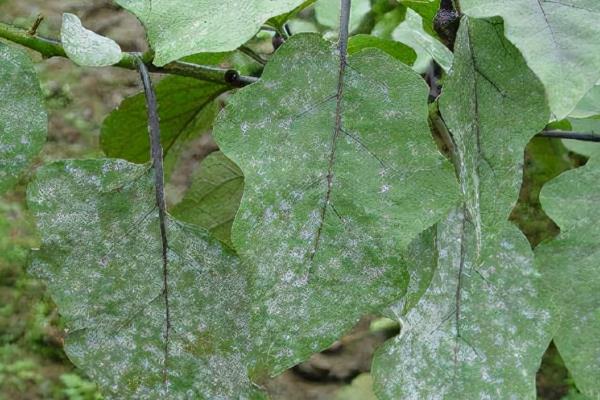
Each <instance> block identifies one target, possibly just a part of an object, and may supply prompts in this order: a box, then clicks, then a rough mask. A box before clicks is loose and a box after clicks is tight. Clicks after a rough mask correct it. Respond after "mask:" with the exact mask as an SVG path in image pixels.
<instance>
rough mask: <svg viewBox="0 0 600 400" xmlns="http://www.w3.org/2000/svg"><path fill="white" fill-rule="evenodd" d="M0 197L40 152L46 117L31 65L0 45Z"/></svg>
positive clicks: (42, 99) (24, 54)
mask: <svg viewBox="0 0 600 400" xmlns="http://www.w3.org/2000/svg"><path fill="white" fill-rule="evenodd" d="M0 98H1V99H2V101H1V102H0V194H2V193H4V192H6V191H7V190H8V189H10V188H11V187H13V186H14V185H15V184H16V183H17V181H18V179H19V177H20V176H21V174H22V173H23V171H24V170H25V169H26V168H27V167H28V166H29V164H30V163H31V162H32V160H33V158H34V157H35V156H36V155H37V154H38V153H39V152H40V150H41V149H42V147H43V145H44V143H45V141H46V134H47V115H46V111H45V109H44V97H43V95H42V91H41V89H40V84H39V82H38V79H37V75H36V73H35V70H34V68H33V63H32V62H31V60H30V59H29V56H28V55H27V54H26V53H24V52H23V51H21V50H17V49H14V48H12V47H9V46H7V45H5V44H3V43H0Z"/></svg>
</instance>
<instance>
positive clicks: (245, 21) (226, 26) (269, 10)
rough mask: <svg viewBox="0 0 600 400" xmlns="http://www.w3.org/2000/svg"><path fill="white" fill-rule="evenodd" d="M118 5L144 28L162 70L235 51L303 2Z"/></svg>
mask: <svg viewBox="0 0 600 400" xmlns="http://www.w3.org/2000/svg"><path fill="white" fill-rule="evenodd" d="M115 2H116V3H117V4H119V5H120V6H122V7H124V8H126V9H127V10H129V11H131V12H132V13H134V14H135V15H136V16H137V17H138V18H139V20H140V21H141V22H142V23H143V24H144V26H145V27H146V32H147V34H148V39H149V41H150V44H151V46H152V48H153V49H154V50H155V52H156V57H155V59H154V64H156V65H158V66H162V65H165V64H167V63H169V62H171V61H174V60H177V59H179V58H181V57H184V56H188V55H191V54H196V53H209V52H219V51H230V50H235V49H236V48H238V47H239V46H240V45H242V44H244V43H245V42H246V41H248V40H249V39H251V38H252V36H254V34H256V32H257V31H258V30H259V29H260V27H261V25H262V24H263V23H264V22H265V21H267V20H268V19H269V18H271V17H274V16H277V15H280V14H284V13H287V12H289V11H291V10H293V9H294V8H296V7H297V6H299V5H301V4H302V3H303V0H277V1H273V0H244V1H239V0H171V1H152V0H115Z"/></svg>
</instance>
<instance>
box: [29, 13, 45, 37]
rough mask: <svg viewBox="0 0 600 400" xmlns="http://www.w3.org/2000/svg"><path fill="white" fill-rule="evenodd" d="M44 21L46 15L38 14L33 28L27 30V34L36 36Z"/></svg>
mask: <svg viewBox="0 0 600 400" xmlns="http://www.w3.org/2000/svg"><path fill="white" fill-rule="evenodd" d="M43 21H44V16H43V15H42V14H38V16H37V18H36V19H35V21H34V22H33V25H31V28H29V30H28V31H27V34H28V35H29V36H34V35H35V34H36V33H37V30H38V28H39V27H40V24H41V23H42V22H43Z"/></svg>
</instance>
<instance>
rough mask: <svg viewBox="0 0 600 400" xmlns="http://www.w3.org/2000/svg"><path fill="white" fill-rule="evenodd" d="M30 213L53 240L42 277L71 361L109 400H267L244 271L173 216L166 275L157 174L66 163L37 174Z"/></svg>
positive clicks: (121, 165) (126, 166) (40, 263)
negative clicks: (254, 355) (252, 365)
mask: <svg viewBox="0 0 600 400" xmlns="http://www.w3.org/2000/svg"><path fill="white" fill-rule="evenodd" d="M28 204H29V207H30V209H31V211H32V212H33V214H34V216H35V217H36V219H37V225H38V229H39V231H40V233H41V236H42V247H41V250H40V251H39V253H38V254H36V255H35V257H34V261H33V263H32V270H33V271H34V273H35V274H36V275H38V276H39V277H42V278H44V279H45V280H46V281H47V282H48V286H49V290H50V293H51V295H52V297H53V299H54V301H55V302H56V304H57V305H58V307H59V309H60V311H61V314H62V316H63V318H64V320H65V323H66V326H67V328H68V335H67V338H66V341H65V351H66V353H67V355H68V356H69V358H70V359H71V360H72V361H73V362H74V364H75V365H77V366H78V367H80V368H82V369H83V370H85V371H86V373H88V374H89V375H90V376H91V378H93V379H94V380H95V381H96V382H98V384H99V385H100V387H101V388H102V390H103V392H104V393H105V395H106V396H107V398H115V399H117V398H118V399H122V398H135V399H158V398H161V399H192V398H193V399H211V400H212V399H221V398H222V399H225V398H227V399H229V398H236V399H237V398H239V399H251V398H252V399H254V398H260V397H261V396H260V395H259V394H258V393H257V392H256V391H255V389H253V388H252V386H251V384H250V381H249V379H248V377H247V372H246V368H245V365H246V363H245V361H244V357H245V354H247V353H248V350H249V348H248V340H247V338H248V337H249V336H250V333H249V331H248V328H249V326H248V304H247V301H248V297H247V293H248V289H247V280H246V278H245V274H244V272H243V267H242V266H241V264H240V263H239V261H238V259H237V257H236V256H235V255H234V254H232V253H231V252H230V251H229V250H226V249H225V248H223V246H222V245H221V244H220V243H219V242H218V241H216V240H215V239H212V238H210V236H209V235H208V233H207V232H206V231H205V230H202V229H199V228H195V227H193V226H191V225H185V224H183V223H181V222H178V221H177V220H175V219H173V218H171V217H169V219H168V222H167V233H168V238H169V248H168V253H167V258H168V270H167V273H166V275H165V274H163V262H162V247H161V239H160V231H159V222H158V211H157V209H156V206H155V197H154V187H153V171H152V170H151V169H149V168H148V167H147V166H144V165H135V164H130V163H128V162H126V161H123V160H111V159H95V160H85V161H83V160H79V161H61V162H56V163H53V164H49V165H47V166H45V167H43V168H41V169H40V170H39V171H38V173H37V175H36V178H35V180H34V181H33V182H32V183H31V185H30V186H29V191H28ZM165 281H167V282H168V285H167V286H166V287H167V288H168V291H166V290H165ZM167 294H168V296H167ZM166 299H168V305H167V302H166ZM167 310H168V311H167ZM167 324H169V328H167ZM167 332H168V335H167V334H166V333H167Z"/></svg>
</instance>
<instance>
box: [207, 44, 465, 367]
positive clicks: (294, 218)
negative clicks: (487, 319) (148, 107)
mask: <svg viewBox="0 0 600 400" xmlns="http://www.w3.org/2000/svg"><path fill="white" fill-rule="evenodd" d="M339 65H340V55H339V51H338V49H337V48H336V47H335V46H334V45H333V44H332V43H329V42H326V41H324V40H323V39H322V38H320V37H318V36H317V35H295V36H294V37H293V38H291V39H290V40H289V41H288V42H286V44H285V45H284V46H282V47H281V48H279V49H278V51H277V53H276V55H275V57H274V58H273V59H272V60H271V62H270V63H269V64H268V65H267V67H266V68H265V72H264V74H263V76H262V79H261V81H260V82H259V83H257V84H255V85H251V86H249V87H247V88H245V89H243V90H241V91H240V92H238V93H237V94H236V95H235V96H233V97H232V98H231V102H230V104H229V106H228V107H227V108H226V110H225V112H224V113H222V114H221V117H220V119H219V121H218V123H217V125H216V127H215V137H216V139H217V141H218V143H219V145H220V148H221V150H222V151H223V153H224V154H225V155H227V156H228V157H230V158H231V159H232V160H233V161H234V162H236V164H237V165H238V166H239V167H240V169H242V171H243V172H244V176H245V186H244V196H243V198H242V203H241V205H240V209H239V211H238V214H237V216H236V220H235V223H234V225H233V231H232V241H233V243H234V246H235V247H236V249H237V250H238V252H239V254H240V255H241V256H242V257H243V258H244V260H245V261H247V263H248V264H249V265H250V266H251V267H252V268H253V270H252V271H253V273H254V276H253V278H252V279H253V282H254V288H255V295H254V296H255V300H254V301H255V302H256V303H257V304H264V305H263V306H262V307H261V309H260V310H259V312H258V313H257V314H258V315H257V316H256V317H255V318H253V321H252V324H253V329H255V331H253V332H254V334H255V335H256V336H257V337H260V338H265V337H267V338H271V339H270V341H266V342H265V345H266V346H267V347H266V348H265V349H264V351H263V352H262V354H261V353H260V352H259V353H258V354H257V357H258V358H259V360H258V361H257V364H259V365H261V367H262V368H264V369H266V370H268V371H270V372H271V373H276V372H278V371H281V370H283V369H285V368H288V367H290V366H292V365H294V364H295V363H297V362H298V361H300V360H302V359H303V358H305V357H308V355H310V354H311V353H312V352H314V351H315V350H317V349H321V348H324V347H326V346H328V345H329V344H331V342H333V341H334V340H335V339H337V338H338V337H339V336H340V335H342V334H343V333H344V332H345V331H346V330H347V329H349V328H350V327H351V326H352V324H354V323H355V322H356V321H357V320H358V319H359V318H360V317H361V316H362V315H363V314H366V313H369V312H374V311H375V310H377V309H379V308H381V307H384V306H386V305H388V304H389V303H390V302H391V301H392V300H395V299H397V298H399V297H401V296H402V295H403V293H404V291H405V289H406V285H407V283H408V282H407V281H408V278H409V275H408V272H407V271H406V269H405V268H404V266H403V265H402V261H401V258H400V256H399V253H400V251H401V249H402V248H404V247H406V246H407V245H408V244H409V243H410V242H411V240H412V239H413V238H414V237H415V236H417V235H418V234H419V233H420V232H421V231H422V230H424V229H425V228H427V227H428V226H430V225H431V224H433V223H434V222H436V220H437V219H439V218H440V217H441V216H442V215H443V214H444V211H445V210H447V209H448V208H449V207H451V206H452V202H453V199H454V198H455V196H456V194H457V185H456V182H455V181H454V179H453V176H452V173H451V169H450V168H449V167H450V166H449V164H448V163H446V162H444V160H443V157H442V156H441V155H440V154H439V152H438V151H437V149H436V147H435V145H434V143H433V141H432V140H431V137H430V134H429V130H428V126H427V106H426V96H427V88H426V87H425V85H423V81H422V79H421V78H420V77H419V76H418V75H417V74H415V73H414V72H413V71H412V70H411V69H410V68H408V67H406V66H405V65H404V64H401V63H399V62H398V61H396V60H395V59H393V58H391V57H390V56H388V55H387V54H385V53H382V52H380V51H377V50H374V49H368V50H364V51H361V52H358V53H355V54H353V55H351V56H349V58H348V59H347V68H346V69H345V76H344V80H343V84H341V91H342V95H341V97H340V98H339V99H337V97H336V93H337V91H338V89H339V88H338V85H339V84H340V82H339V79H338V78H339ZM373 65H377V66H378V69H377V71H374V70H373V68H372V66H373ZM382 73H383V74H384V75H385V76H387V77H388V79H385V80H381V79H380V76H381V74H382ZM338 100H339V101H338ZM338 103H339V104H338ZM338 110H340V119H339V120H340V126H339V128H340V129H339V130H337V128H338V127H337V125H336V121H337V120H338V118H337V115H336V113H337V112H338ZM334 142H335V145H333V143H334ZM261 345H262V343H261Z"/></svg>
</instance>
